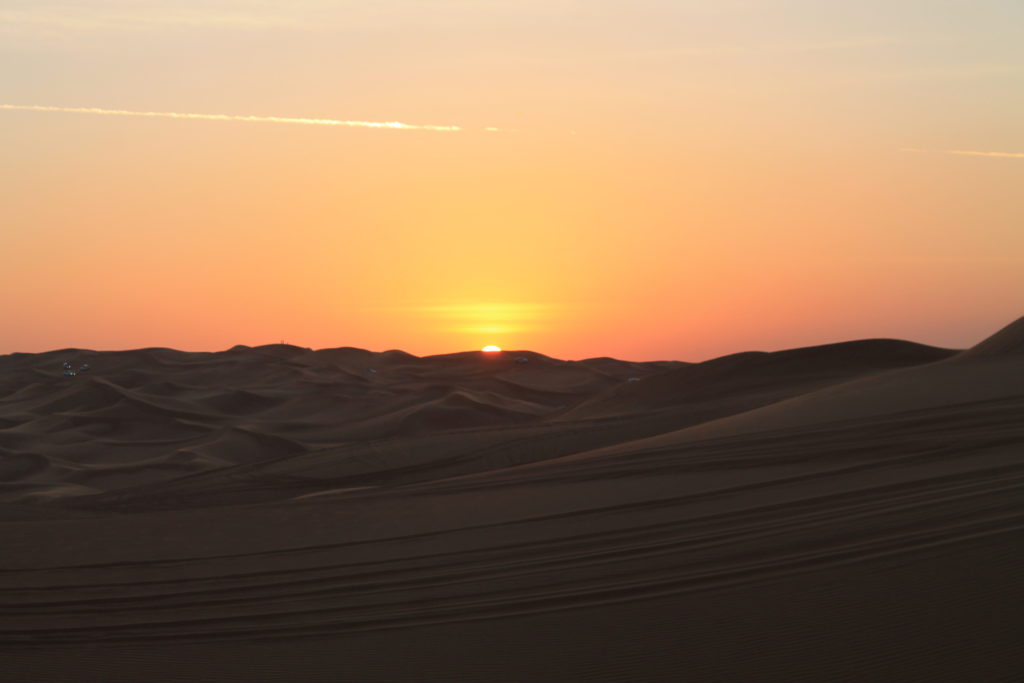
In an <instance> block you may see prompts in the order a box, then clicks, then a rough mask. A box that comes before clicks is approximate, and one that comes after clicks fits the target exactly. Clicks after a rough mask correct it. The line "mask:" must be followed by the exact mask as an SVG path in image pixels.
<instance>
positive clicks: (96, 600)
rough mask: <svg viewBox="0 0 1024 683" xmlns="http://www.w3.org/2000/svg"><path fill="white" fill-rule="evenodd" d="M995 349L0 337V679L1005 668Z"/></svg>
mask: <svg viewBox="0 0 1024 683" xmlns="http://www.w3.org/2000/svg"><path fill="white" fill-rule="evenodd" d="M1022 350H1024V324H1022V322H1021V321H1018V322H1017V323H1015V324H1013V325H1011V326H1010V327H1008V328H1006V330H1004V331H1002V332H1000V333H998V334H997V335H995V336H993V337H992V338H991V339H989V340H987V341H985V342H982V343H981V344H979V345H978V346H976V347H975V348H974V349H971V350H968V351H966V352H962V353H959V354H958V353H956V352H952V351H945V350H941V349H933V348H930V347H923V346H920V345H915V344H909V343H907V342H896V341H891V340H868V341H863V342H850V343H847V344H836V345H831V346H827V347H815V348H810V349H795V350H792V351H785V352H779V353H773V354H739V355H737V356H730V357H726V358H722V359H716V360H714V361H709V362H707V363H701V364H678V363H677V364H672V363H627V362H623V361H615V360H613V359H593V360H590V361H581V362H575V363H566V362H563V361H558V360H555V359H551V358H547V357H544V356H541V355H539V354H531V353H525V352H523V353H517V352H513V353H508V354H504V355H502V356H499V357H488V356H482V355H481V354H476V353H469V354H451V355H447V356H436V357H429V358H416V357H413V356H409V355H408V354H403V353H401V352H386V353H380V354H375V353H371V352H368V351H362V350H359V349H329V350H322V351H309V350H306V349H299V348H296V347H288V346H271V347H259V348H246V347H236V348H234V349H232V350H230V351H227V352H224V353H220V354H188V353H181V352H176V351H172V350H169V349H144V350H139V351H129V352H118V353H95V352H82V351H62V352H53V353H48V354H36V355H21V354H15V355H11V356H5V357H0V378H2V379H0V453H2V458H0V520H2V521H0V541H2V544H3V548H4V552H3V555H2V557H0V642H2V648H3V655H4V656H3V659H2V660H0V673H5V674H6V676H5V679H10V680H19V681H51V680H62V681H64V680H66V681H73V680H82V681H148V680H157V681H161V680H166V681H196V680H231V681H264V680H266V681H434V680H437V681H441V680H443V681H452V680H462V681H567V680H569V681H577V680H578V681H589V680H598V681H612V680H615V681H618V680H648V681H661V680H664V681H677V680H696V681H705V680H707V681H797V680H799V681H823V680H840V681H866V680H871V681H964V680H971V681H1001V680H1006V681H1011V680H1019V672H1020V671H1021V669H1022V667H1024V651H1022V649H1021V648H1020V647H1019V644H1018V640H1019V636H1018V634H1019V633H1020V632H1021V628H1022V627H1024V617H1021V614H1020V610H1019V609H1017V608H1016V605H1019V604H1021V600H1022V598H1024V581H1022V580H1021V579H1020V574H1021V571H1022V569H1024V419H1022V416H1024V353H1022ZM517 356H523V357H526V358H527V359H528V362H526V363H516V362H515V360H514V359H515V358H516V357H517ZM65 357H67V358H69V359H71V360H73V361H74V362H75V363H76V364H77V363H80V362H88V363H90V364H92V366H93V368H94V369H93V370H92V371H91V372H90V373H88V374H83V375H80V376H78V377H73V378H66V377H63V376H62V375H61V374H60V362H61V360H63V359H64V358H65ZM371 369H372V370H374V371H375V372H370V370H371ZM630 377H638V378H640V379H639V380H638V381H628V379H629V378H630Z"/></svg>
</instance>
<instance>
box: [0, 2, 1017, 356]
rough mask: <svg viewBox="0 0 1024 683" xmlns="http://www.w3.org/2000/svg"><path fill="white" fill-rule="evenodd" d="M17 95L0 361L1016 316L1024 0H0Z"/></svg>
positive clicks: (980, 333) (0, 127) (6, 191)
mask: <svg viewBox="0 0 1024 683" xmlns="http://www.w3.org/2000/svg"><path fill="white" fill-rule="evenodd" d="M0 105H5V106H3V107H0V143H2V156H0V255H2V261H0V264H2V268H0V314H2V320H0V353H9V352H13V351H44V350H49V349H56V348H65V347H79V348H95V349H125V348H137V347H143V346H170V347H175V348H180V349H185V350H220V349H224V348H228V347H230V346H232V345H235V344H249V345H257V344H265V343H276V342H279V341H281V340H284V341H286V342H289V343H292V344H297V345H301V346H310V347H314V348H322V347H335V346H359V347H364V348H370V349H374V350H384V349H389V348H401V349H404V350H406V351H409V352H412V353H415V354H418V355H423V354H429V353H443V352H450V351H460V350H466V349H474V348H480V347H482V346H483V345H485V344H498V345H500V346H502V347H504V348H506V349H521V348H529V349H533V350H536V351H540V352H543V353H547V354H549V355H553V356H558V357H562V358H584V357H589V356H598V355H610V356H616V357H620V358H628V359H635V360H647V359H655V358H666V359H667V358H672V359H681V360H702V359H705V358H709V357H713V356H717V355H723V354H726V353H732V352H736V351H743V350H753V349H759V350H772V349H778V348H787V347H794V346H805V345H812V344H821V343H829V342H835V341H842V340H848V339H856V338H864V337H898V338H904V339H911V340H915V341H920V342H924V343H930V344H935V345H940V346H950V347H962V346H966V345H970V344H972V343H974V342H975V341H978V340H979V339H980V338H981V337H984V336H986V335H987V334H989V333H991V332H993V331H995V329H997V328H998V327H1001V326H1002V325H1004V324H1006V323H1008V322H1010V321H1011V320H1012V319H1014V318H1016V317H1018V316H1020V315H1021V314H1022V313H1024V125H1022V122H1024V3H1022V2H1020V0H857V1H856V2H854V1H850V0H745V1H743V0H700V1H697V0H629V1H628V2H627V1H624V0H614V1H612V0H373V1H371V2H365V1H364V2H348V1H339V2H326V1H322V0H289V1H288V2H285V1H271V0H266V1H258V0H203V1H198V0H174V1H170V0H166V1H148V0H134V1H130V0H108V1H99V0H96V1H89V0H83V1H80V2H74V3H65V2H49V1H47V0H4V1H3V2H2V3H0ZM47 107H53V108H57V109H69V110H73V109H82V108H95V109H100V110H104V111H105V112H106V113H102V112H82V111H59V110H44V109H40V108H47ZM119 112H120V113H119ZM127 112H136V113H145V112H151V113H161V114H162V113H175V114H200V115H226V116H225V117H224V118H219V119H210V118H203V117H187V116H178V117H171V116H134V115H130V114H128V113H127ZM234 117H237V118H234ZM246 117H255V118H253V119H246ZM270 119H277V120H270ZM280 119H285V120H280ZM288 119H307V120H309V119H313V120H317V121H294V120H292V121H289V120H288ZM330 122H334V123H330ZM339 122H369V123H382V122H402V123H403V124H406V125H407V126H409V127H408V128H398V127H372V126H366V125H361V124H360V125H348V124H345V123H339ZM417 126H427V128H417ZM456 127H457V129H456ZM491 129H497V130H491Z"/></svg>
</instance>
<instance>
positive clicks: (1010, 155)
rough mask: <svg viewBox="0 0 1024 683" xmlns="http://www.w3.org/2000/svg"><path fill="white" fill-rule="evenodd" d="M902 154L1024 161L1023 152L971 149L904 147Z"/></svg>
mask: <svg viewBox="0 0 1024 683" xmlns="http://www.w3.org/2000/svg"><path fill="white" fill-rule="evenodd" d="M900 151H902V152H931V153H933V154H957V155H959V156H965V157H999V158H1003V159H1024V152H981V151H977V150H972V149H916V148H913V147H904V148H903V149H902V150H900Z"/></svg>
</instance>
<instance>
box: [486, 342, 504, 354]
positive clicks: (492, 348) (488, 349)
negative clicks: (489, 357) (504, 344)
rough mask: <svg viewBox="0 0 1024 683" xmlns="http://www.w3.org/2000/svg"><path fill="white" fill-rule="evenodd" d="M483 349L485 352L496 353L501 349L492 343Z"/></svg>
mask: <svg viewBox="0 0 1024 683" xmlns="http://www.w3.org/2000/svg"><path fill="white" fill-rule="evenodd" d="M483 351H484V352H486V353H497V352H499V351H501V347H500V346H495V345H494V344H488V345H487V346H485V347H484V348H483Z"/></svg>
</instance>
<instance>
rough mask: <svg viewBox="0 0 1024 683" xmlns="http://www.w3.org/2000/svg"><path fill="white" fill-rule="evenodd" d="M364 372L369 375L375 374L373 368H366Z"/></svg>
mask: <svg viewBox="0 0 1024 683" xmlns="http://www.w3.org/2000/svg"><path fill="white" fill-rule="evenodd" d="M366 371H367V372H370V373H376V372H377V371H376V370H374V369H373V368H366Z"/></svg>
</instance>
